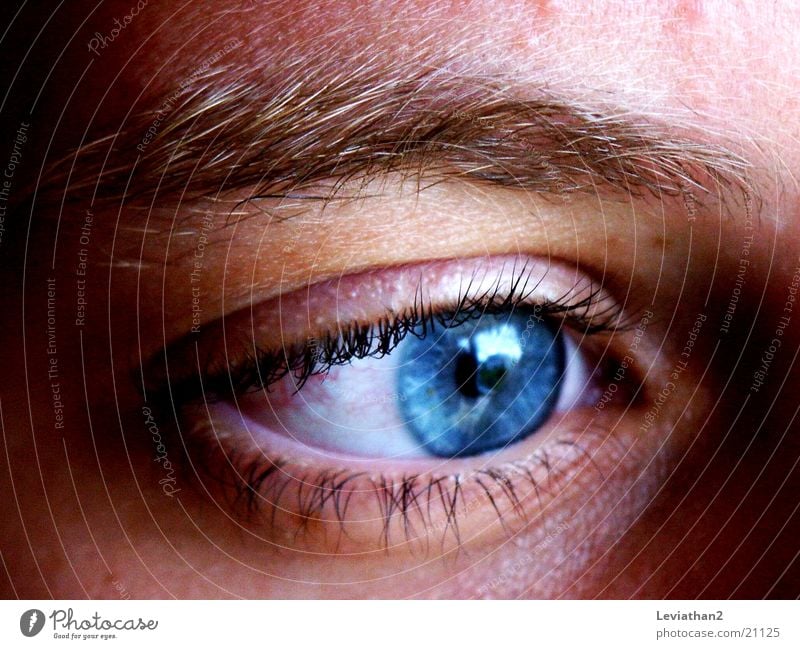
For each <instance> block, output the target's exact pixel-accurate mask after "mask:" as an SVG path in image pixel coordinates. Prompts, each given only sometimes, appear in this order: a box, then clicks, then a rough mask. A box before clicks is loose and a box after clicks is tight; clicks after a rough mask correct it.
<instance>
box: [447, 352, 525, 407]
mask: <svg viewBox="0 0 800 649" xmlns="http://www.w3.org/2000/svg"><path fill="white" fill-rule="evenodd" d="M510 360H511V359H509V358H508V357H507V356H503V355H501V354H496V355H494V356H490V357H489V358H487V359H486V360H485V361H484V362H483V363H478V360H477V359H476V358H475V355H474V354H472V353H469V352H462V353H460V354H459V355H458V357H457V358H456V364H455V365H456V367H455V373H456V376H455V379H456V385H457V386H458V390H459V392H460V393H461V394H462V395H464V396H465V397H467V398H469V399H477V398H478V397H480V396H483V395H485V394H489V393H490V392H491V391H492V390H494V389H495V388H497V387H499V386H500V384H501V383H502V381H503V377H505V375H506V372H507V371H508V368H509V365H510Z"/></svg>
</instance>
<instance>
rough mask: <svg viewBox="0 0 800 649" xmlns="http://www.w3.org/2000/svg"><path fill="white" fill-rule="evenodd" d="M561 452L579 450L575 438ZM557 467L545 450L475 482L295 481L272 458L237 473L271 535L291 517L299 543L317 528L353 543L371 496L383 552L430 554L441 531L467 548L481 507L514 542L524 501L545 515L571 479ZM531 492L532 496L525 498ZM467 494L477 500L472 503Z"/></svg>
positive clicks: (254, 515)
mask: <svg viewBox="0 0 800 649" xmlns="http://www.w3.org/2000/svg"><path fill="white" fill-rule="evenodd" d="M554 444H555V445H560V446H569V447H579V445H578V443H577V442H576V441H575V440H570V439H568V438H562V439H559V440H558V441H555V443H554ZM578 452H579V454H581V455H585V457H586V458H587V459H588V460H589V461H590V462H591V457H590V456H589V455H588V454H587V453H586V452H585V451H584V450H582V449H580V448H578ZM556 464H557V463H555V462H553V461H552V460H551V458H550V455H549V453H548V451H547V450H546V449H539V450H538V451H537V452H535V453H534V454H532V455H531V456H529V457H528V458H526V459H525V460H519V461H515V462H510V463H506V464H504V465H501V466H499V467H494V468H485V469H476V470H474V471H472V472H471V474H470V475H469V476H462V475H459V474H456V475H448V476H433V475H424V474H412V475H407V476H403V477H401V478H398V479H397V480H392V479H389V478H387V477H385V476H377V477H372V476H369V475H368V474H367V473H366V472H352V471H348V470H346V469H341V470H335V469H319V468H317V469H309V470H308V472H307V473H304V474H302V475H288V474H287V473H285V471H284V468H285V467H286V466H287V465H288V462H287V461H285V460H280V459H277V460H272V461H268V463H267V466H265V458H264V457H263V456H259V457H257V458H255V459H252V460H248V461H245V462H244V463H243V464H242V466H237V467H236V469H237V481H236V485H235V503H237V504H238V505H239V506H244V507H245V508H246V512H247V515H248V517H249V518H250V519H255V520H267V521H268V522H269V526H270V528H271V529H274V528H276V516H277V515H278V514H279V513H281V512H283V513H290V514H291V518H292V519H293V520H294V521H295V526H296V528H295V529H294V530H291V531H290V533H292V534H294V537H295V539H297V538H298V537H299V536H300V535H302V534H304V533H311V532H310V527H311V526H312V525H313V524H314V523H315V522H320V523H333V524H334V525H335V526H337V527H338V529H339V533H340V534H341V535H343V536H347V526H348V523H349V519H348V516H347V512H348V508H349V507H350V505H351V500H352V499H353V498H354V497H355V496H356V495H359V494H364V493H367V492H369V493H370V494H371V496H372V497H373V498H374V499H375V500H374V502H375V504H376V505H377V511H378V512H379V515H380V518H381V520H382V529H381V531H380V533H379V535H378V536H379V538H377V539H376V541H378V542H379V543H380V546H381V547H382V548H383V549H384V550H388V549H390V548H391V547H393V546H395V545H398V544H399V543H413V542H414V541H416V540H419V539H425V543H426V547H427V544H429V543H430V538H431V534H432V533H435V532H436V531H437V530H440V531H441V536H440V538H439V543H440V545H441V546H442V547H444V546H445V545H446V544H447V543H448V540H450V541H452V542H454V543H455V546H456V547H461V545H462V541H463V539H462V535H461V531H460V527H459V521H460V518H461V516H463V515H465V513H468V512H469V511H470V510H471V509H474V508H476V507H477V506H478V505H479V504H480V503H478V500H479V499H484V501H485V502H484V503H483V504H488V505H489V506H491V508H492V510H493V511H494V513H495V515H496V516H497V519H498V521H499V523H500V525H501V526H502V527H503V529H504V530H505V532H506V533H507V534H508V535H509V536H512V535H513V534H514V532H515V530H514V528H515V527H517V526H524V525H525V524H527V523H528V522H529V520H528V515H527V513H526V512H527V508H526V506H525V503H524V502H523V501H524V500H525V499H526V498H528V497H530V496H531V494H532V495H533V497H534V498H535V499H536V500H537V502H538V504H539V506H540V507H541V506H542V504H543V501H544V497H545V496H549V497H551V496H553V494H554V491H555V487H556V486H557V484H558V483H560V482H561V479H562V478H563V477H564V476H565V475H566V474H567V472H566V471H563V470H561V469H559V468H558V467H557V466H556ZM234 466H236V465H235V464H234ZM537 469H539V470H541V469H544V470H545V479H544V480H541V479H539V478H537V477H536V476H535V475H534V473H535V472H536V471H537ZM292 483H295V485H293V484H292ZM525 486H527V487H528V489H529V492H528V493H527V494H524V493H522V494H521V492H522V489H523V487H525ZM467 491H469V493H470V494H471V496H470V499H469V500H467V496H466V494H467ZM476 503H477V504H476ZM395 528H399V529H400V530H401V531H402V533H403V536H404V538H402V539H396V538H394V536H393V532H392V530H393V529H395ZM340 541H341V538H340Z"/></svg>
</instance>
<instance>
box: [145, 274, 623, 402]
mask: <svg viewBox="0 0 800 649" xmlns="http://www.w3.org/2000/svg"><path fill="white" fill-rule="evenodd" d="M526 269H527V262H526V264H525V265H523V266H522V268H520V269H517V268H516V267H515V268H513V269H512V270H511V275H510V276H508V277H506V278H505V283H507V284H508V287H507V288H506V289H505V290H501V289H500V285H501V281H502V280H503V277H502V275H501V276H498V277H497V280H496V281H497V284H496V285H494V284H492V283H490V284H489V286H488V287H487V288H483V289H478V290H475V291H473V289H472V286H473V282H474V281H475V276H474V275H473V276H472V279H471V280H470V281H468V282H467V283H466V286H464V287H461V288H460V289H459V297H458V299H456V300H455V301H454V302H453V303H451V304H447V303H440V304H438V305H437V308H436V309H433V307H432V305H429V306H428V307H426V308H425V309H427V310H428V311H431V313H427V312H426V313H425V317H428V316H429V315H430V316H433V317H436V315H438V314H442V315H444V316H445V317H446V313H448V312H458V311H459V310H461V311H462V312H464V313H466V314H467V316H466V317H473V312H475V313H484V312H486V313H493V312H502V311H503V310H505V309H507V308H509V307H511V308H521V307H523V306H527V308H531V309H540V314H543V317H546V318H552V317H554V316H559V315H561V316H563V317H564V318H565V319H567V320H569V321H570V322H571V323H572V325H573V326H574V327H578V328H579V329H581V330H583V334H584V335H586V334H590V333H594V332H610V331H614V330H617V329H618V328H624V327H625V325H626V323H627V322H628V321H629V320H631V321H633V320H635V318H634V316H632V315H631V314H629V313H627V312H626V311H625V310H624V309H623V307H622V305H620V304H619V303H617V302H616V301H615V300H613V299H612V298H611V297H610V296H609V295H608V294H607V293H605V292H604V291H603V290H602V289H601V288H599V287H597V286H594V285H593V284H592V283H591V282H589V283H588V284H587V283H586V282H585V281H580V280H575V281H574V283H573V284H571V285H570V287H569V288H568V289H567V290H564V291H563V293H561V294H556V295H555V296H554V297H552V298H550V299H545V298H544V297H543V296H541V295H540V296H539V297H538V299H534V296H535V295H536V293H537V289H539V287H540V284H541V283H542V282H543V281H544V277H543V278H541V279H539V280H538V281H537V282H536V283H535V285H532V284H531V282H530V279H531V277H532V275H529V274H528V272H527V270H526ZM504 272H506V273H507V272H508V271H504ZM530 272H531V273H533V272H534V271H533V270H531V271H530ZM553 272H555V271H553ZM418 290H421V285H420V287H418ZM415 295H418V294H415ZM603 305H606V306H603ZM425 309H423V310H425ZM592 309H596V310H597V312H596V313H593V314H591V315H589V313H590V311H591V310H592ZM244 315H246V314H244ZM236 317H237V316H236V314H233V315H232V316H228V318H229V319H235V318H236ZM403 317H404V314H403V313H394V314H389V315H387V318H386V322H387V323H389V322H390V321H392V319H396V318H403ZM414 317H417V312H416V311H415V314H414ZM332 324H333V323H332ZM373 325H375V326H377V323H376V322H367V321H364V322H361V323H358V322H356V323H355V325H354V326H356V327H361V328H363V327H367V326H369V327H370V329H369V331H368V332H367V333H368V334H369V333H370V332H372V331H373V329H372V326H373ZM346 327H347V324H346V325H345V330H344V331H346V330H347V329H346ZM394 331H397V329H395V330H394ZM313 333H314V332H309V331H305V332H304V336H305V338H304V339H303V340H301V341H299V342H298V341H290V342H291V345H293V346H291V345H290V346H289V347H287V346H286V342H285V341H284V342H282V344H281V348H280V349H275V350H272V351H271V352H269V353H267V352H264V351H262V350H261V349H259V348H258V347H256V346H255V344H254V341H253V340H249V341H248V342H242V343H241V345H239V344H237V343H236V342H235V341H230V340H228V342H227V343H226V349H225V356H224V358H217V359H216V360H215V361H212V360H208V361H207V362H204V361H203V360H202V359H200V358H197V359H196V360H197V365H195V364H194V363H192V365H191V366H189V367H187V366H186V364H185V363H186V357H187V356H189V355H190V354H191V353H192V352H193V351H194V349H193V347H192V345H191V344H190V345H188V346H187V345H186V341H185V339H184V340H181V341H178V343H176V344H174V345H171V346H170V347H169V348H167V350H166V351H163V352H162V353H161V354H157V355H156V356H155V357H153V358H152V359H151V360H150V361H149V362H148V363H147V364H146V367H147V368H148V369H147V371H146V374H148V375H150V376H155V377H156V378H155V380H151V382H150V386H151V390H153V391H155V392H156V393H158V394H161V393H162V392H163V391H164V389H165V388H168V391H169V396H170V398H171V400H172V399H175V398H176V397H178V398H180V397H181V394H182V389H183V388H185V387H186V386H188V385H190V384H193V383H195V382H196V381H197V379H199V378H201V377H202V380H203V385H204V387H203V392H204V395H203V396H204V398H208V397H209V396H211V395H213V394H214V393H215V390H217V391H218V392H219V393H221V394H228V393H229V392H237V388H236V386H237V385H240V384H244V383H246V384H247V385H248V386H251V385H252V386H256V385H259V386H261V385H268V384H269V383H271V382H274V381H275V380H278V379H279V378H281V377H282V376H284V375H285V374H286V373H288V372H289V371H291V370H290V369H289V368H288V367H287V366H288V365H290V364H291V363H297V364H298V366H297V367H296V368H293V369H298V370H299V369H300V367H302V368H303V370H302V373H301V376H303V377H308V376H310V375H311V374H312V372H310V370H309V367H310V365H309V363H310V362H312V361H310V360H309V358H308V357H309V349H308V339H309V336H310V335H312V334H313ZM341 333H343V330H342V325H339V326H338V329H337V334H341ZM388 333H389V335H391V334H392V332H391V331H390V332H388ZM210 335H211V336H212V337H214V336H216V338H219V336H218V335H216V334H215V333H214V330H212V331H211V332H210ZM282 341H283V338H282ZM191 342H192V341H189V343H191ZM332 342H334V341H332ZM337 344H338V343H337ZM240 347H241V348H240ZM196 349H197V350H199V349H200V347H199V346H197V347H196ZM231 349H233V352H230V350H231ZM367 351H369V350H367ZM173 352H174V353H173ZM175 356H177V357H178V358H180V359H182V360H183V362H182V363H181V364H180V365H178V368H180V369H178V370H177V371H176V370H175V365H174V364H173V369H172V371H171V372H170V374H171V376H170V377H167V376H165V373H164V371H163V369H161V367H160V366H162V365H166V364H167V363H168V358H169V357H175ZM193 358H194V357H193ZM231 360H234V361H236V360H240V361H243V362H240V363H239V366H238V367H232V366H231ZM316 361H317V359H316V358H314V359H313V362H314V363H316ZM267 366H269V367H272V370H271V373H273V372H274V373H277V375H276V376H275V377H272V376H271V375H270V376H269V377H267V378H264V377H262V376H261V372H262V370H264V368H266V367H267ZM254 373H255V374H254ZM313 373H316V372H313ZM169 381H171V382H172V383H171V384H170V385H167V384H168V382H169ZM144 389H145V390H147V388H146V387H145V388H144ZM195 392H196V389H194V390H192V389H190V393H191V394H192V395H194V396H197V395H196V394H195ZM184 396H185V395H184Z"/></svg>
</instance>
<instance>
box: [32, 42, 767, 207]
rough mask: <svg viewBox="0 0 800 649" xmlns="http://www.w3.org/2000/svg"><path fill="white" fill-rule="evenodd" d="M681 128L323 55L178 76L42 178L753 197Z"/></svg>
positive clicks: (73, 195)
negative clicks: (416, 184) (455, 182)
mask: <svg viewBox="0 0 800 649" xmlns="http://www.w3.org/2000/svg"><path fill="white" fill-rule="evenodd" d="M530 92H531V91H530V89H528V90H527V93H528V94H530ZM687 132H689V130H688V129H678V128H676V127H675V126H674V125H673V126H669V125H667V124H660V123H658V122H656V121H654V120H653V119H652V118H646V117H643V116H637V115H633V114H630V113H629V112H626V111H621V110H613V109H609V108H608V107H605V108H603V109H597V108H593V107H590V106H587V105H585V104H584V103H583V102H580V101H576V100H575V99H574V98H568V97H564V96H561V95H558V94H556V93H554V92H549V91H545V90H538V91H536V96H535V97H534V98H529V97H525V96H523V94H522V92H521V91H520V85H519V83H516V84H515V83H513V82H510V81H509V80H508V79H502V78H497V77H491V76H489V77H483V76H470V75H464V74H459V73H457V72H452V71H448V70H447V68H446V66H445V67H442V66H437V67H434V66H424V65H420V64H419V62H417V63H416V64H412V63H407V62H406V63H395V64H387V63H386V61H385V60H381V61H378V60H369V59H367V60H366V61H363V60H362V61H360V60H359V59H358V58H353V59H351V60H348V61H345V62H342V61H338V62H332V61H330V60H326V59H325V57H324V56H322V55H317V56H316V57H295V58H294V59H293V60H291V61H290V62H289V63H281V62H279V61H273V62H272V63H271V64H270V63H268V64H267V65H266V66H265V71H261V75H260V77H258V78H256V77H253V75H252V74H250V75H248V74H247V73H246V72H245V71H241V72H240V71H238V70H237V69H233V68H230V67H228V68H219V69H215V70H212V71H210V72H208V73H207V74H204V75H202V77H201V78H197V79H191V80H190V81H189V82H188V83H181V84H179V85H178V86H177V87H176V89H175V90H174V91H173V92H172V93H171V94H168V95H167V96H166V98H164V99H163V100H162V101H161V102H160V105H159V108H158V109H157V110H155V111H148V112H146V113H141V114H138V115H137V116H135V117H133V118H131V119H130V120H129V121H128V122H127V123H126V124H124V125H123V127H122V128H120V129H119V131H118V132H116V133H114V134H113V135H109V136H105V137H102V138H99V139H96V140H94V141H92V142H89V143H87V144H85V145H84V146H82V147H80V149H78V150H76V151H74V152H72V153H71V154H70V155H69V156H67V157H66V158H64V159H63V160H61V161H60V162H59V163H57V164H56V165H54V167H53V168H51V170H50V172H49V173H48V176H47V177H48V179H49V181H50V185H51V186H52V187H58V186H60V188H61V190H60V192H59V193H60V194H61V196H63V195H64V194H63V193H64V190H65V188H66V197H67V199H68V200H72V199H86V198H87V197H91V200H92V201H93V202H94V201H120V200H125V201H127V202H139V201H152V200H154V199H155V198H156V197H157V198H158V201H159V204H160V205H164V204H165V203H167V204H168V203H171V202H178V201H181V200H187V199H191V198H199V197H214V196H219V195H222V194H227V193H229V192H237V191H238V192H241V191H242V190H245V189H246V190H247V191H248V192H250V196H251V198H264V197H276V198H277V197H285V196H293V195H297V194H301V193H303V192H307V191H308V190H309V189H310V188H314V187H318V186H319V184H320V183H321V182H323V181H328V185H327V187H328V189H327V192H328V193H327V194H326V196H322V198H327V197H331V196H333V195H334V194H335V193H336V192H337V191H338V190H339V189H341V188H342V187H343V186H344V185H345V184H346V183H351V184H352V181H358V180H361V181H364V182H366V181H368V180H370V179H372V178H374V177H375V176H376V175H378V174H386V173H392V172H399V173H402V174H404V175H411V174H417V175H418V177H419V178H431V179H446V178H449V177H460V178H466V179H469V180H471V181H474V182H479V183H489V184H492V185H499V186H503V187H511V188H520V189H527V190H532V191H535V192H542V193H546V194H552V195H568V194H575V193H596V192H598V191H600V190H602V191H606V192H612V193H614V192H616V193H618V194H620V195H622V196H625V197H630V196H638V197H641V196H643V195H646V194H649V195H652V196H655V197H657V198H663V197H665V196H666V197H683V200H684V205H685V206H686V208H687V209H694V208H695V207H696V206H700V205H703V204H705V203H706V202H707V199H708V198H709V197H719V196H721V195H722V194H723V193H725V194H731V191H730V190H731V189H735V190H738V191H739V192H741V193H742V194H744V195H745V197H746V198H747V199H748V200H749V197H750V196H751V195H752V194H751V190H752V188H751V184H750V182H749V180H748V170H749V164H748V162H747V161H746V160H745V159H744V158H743V157H741V156H740V155H737V154H735V153H733V152H732V150H730V149H728V148H725V147H723V146H720V145H712V144H706V143H702V142H699V141H697V140H696V139H694V138H691V137H689V136H688V135H686V133H687ZM330 181H333V185H331V184H330ZM712 202H716V201H712Z"/></svg>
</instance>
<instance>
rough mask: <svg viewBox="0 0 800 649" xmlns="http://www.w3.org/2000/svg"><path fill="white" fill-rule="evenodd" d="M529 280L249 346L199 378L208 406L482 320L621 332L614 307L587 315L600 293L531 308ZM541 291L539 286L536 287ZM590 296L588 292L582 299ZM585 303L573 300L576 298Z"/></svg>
mask: <svg viewBox="0 0 800 649" xmlns="http://www.w3.org/2000/svg"><path fill="white" fill-rule="evenodd" d="M529 280H530V275H529V274H527V273H526V269H525V267H523V268H522V270H521V271H520V272H519V273H515V274H514V275H512V281H511V285H510V289H506V290H502V289H501V283H500V279H498V281H497V282H496V283H495V284H494V285H493V286H491V287H489V288H488V289H485V290H482V291H480V292H479V293H477V294H474V293H473V291H472V286H473V283H474V277H473V278H472V279H471V280H470V282H469V284H468V285H467V287H466V289H464V290H463V291H461V292H460V296H459V297H458V298H457V299H456V301H455V303H454V304H451V305H449V306H440V307H437V308H433V307H432V306H431V305H430V303H429V304H428V305H425V303H424V302H423V301H422V299H421V293H422V291H421V286H420V287H419V288H418V290H417V293H416V295H415V299H414V303H413V304H412V305H411V306H410V307H408V308H407V309H405V310H403V311H401V312H387V313H386V314H385V315H384V316H383V317H381V318H380V319H379V320H378V321H373V322H371V323H366V324H365V323H360V322H357V321H351V322H346V323H344V324H341V325H339V326H338V327H337V329H336V330H335V331H330V330H329V331H327V332H324V333H322V334H321V335H319V336H316V337H309V338H307V339H306V340H305V341H300V342H298V343H294V344H291V345H288V346H285V347H284V348H282V349H262V348H259V347H257V346H254V347H253V349H252V350H248V351H247V352H245V353H244V356H243V358H242V360H240V361H238V362H236V363H235V364H232V365H229V366H226V367H225V368H222V369H221V370H214V369H212V368H207V369H206V370H205V371H203V372H201V373H200V376H199V377H197V376H196V377H195V378H196V379H197V378H199V379H201V380H202V383H203V394H204V397H205V399H206V400H208V401H215V400H220V399H224V398H225V397H230V396H235V395H238V394H242V393H245V392H248V391H251V390H252V391H255V390H263V389H267V390H268V389H269V387H270V386H271V385H273V384H275V383H277V382H278V381H280V380H281V379H283V378H284V377H286V376H287V375H289V374H291V375H292V377H293V380H294V383H295V388H296V390H300V389H302V387H303V385H304V384H305V383H306V382H307V381H308V379H309V378H311V377H312V376H316V375H322V374H326V373H328V372H329V371H330V370H331V369H332V368H333V367H335V366H340V365H346V364H348V363H349V362H350V361H352V360H357V359H362V358H381V357H383V356H386V355H388V354H389V353H391V352H392V351H393V350H394V348H395V347H396V346H397V345H398V344H399V343H400V342H402V340H403V339H404V338H405V337H406V336H407V335H409V334H411V335H415V336H418V337H424V336H425V335H426V334H427V333H429V332H431V331H433V330H435V328H436V327H437V326H441V327H445V328H447V327H455V326H458V325H460V324H463V323H464V322H467V321H469V320H471V319H477V318H480V317H482V316H483V315H492V314H498V313H504V312H509V311H513V310H526V311H530V312H531V314H532V315H534V316H535V317H536V318H537V319H547V318H553V317H554V316H557V315H560V316H562V317H566V318H568V319H569V321H570V324H571V325H572V326H573V327H574V328H576V329H578V330H580V331H581V332H582V333H584V334H587V335H589V334H593V333H598V332H613V331H615V330H616V329H617V328H618V327H619V326H620V324H621V323H620V314H621V311H622V310H621V308H620V307H619V306H617V305H616V304H611V305H610V306H609V307H608V308H607V309H604V310H601V311H600V312H598V313H591V314H590V312H591V311H592V307H593V306H595V305H596V304H597V302H598V298H599V296H600V295H601V293H602V290H601V289H600V288H599V287H593V286H592V285H589V286H588V287H586V288H585V289H584V288H582V286H585V285H582V284H581V283H578V284H576V285H575V286H573V287H572V288H571V289H570V290H569V291H567V292H566V293H565V294H564V295H562V296H560V297H559V298H557V299H555V300H547V301H542V302H537V303H533V304H532V303H529V301H530V299H531V295H532V294H533V293H534V292H535V290H536V286H534V287H532V288H529V286H528V285H529ZM537 286H538V284H537ZM587 289H588V291H587ZM581 294H585V295H584V296H583V297H580V298H577V297H573V296H580V295H581Z"/></svg>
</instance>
